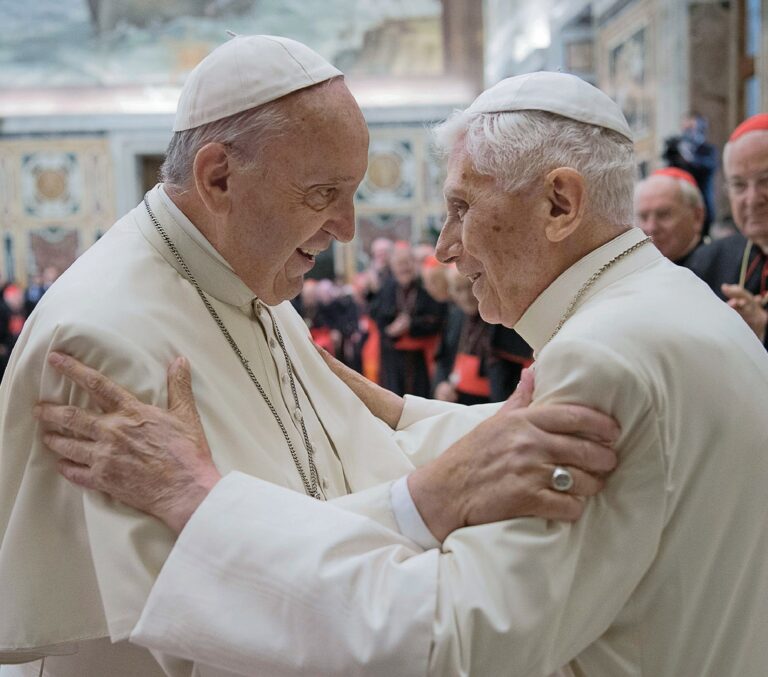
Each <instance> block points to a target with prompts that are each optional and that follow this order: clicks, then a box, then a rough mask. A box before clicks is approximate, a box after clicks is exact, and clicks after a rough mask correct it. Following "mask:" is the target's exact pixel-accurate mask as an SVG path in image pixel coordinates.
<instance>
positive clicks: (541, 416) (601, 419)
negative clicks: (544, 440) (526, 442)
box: [527, 404, 621, 444]
mask: <svg viewBox="0 0 768 677" xmlns="http://www.w3.org/2000/svg"><path fill="white" fill-rule="evenodd" d="M527 413H528V420H529V421H530V422H531V423H533V424H534V425H535V426H536V427H538V428H541V429H542V430H545V431H546V432H550V433H557V434H561V435H578V436H580V437H584V438H586V439H590V440H594V441H596V442H603V443H605V444H615V443H616V441H617V440H618V439H619V435H620V434H621V427H620V426H619V424H618V422H617V421H616V420H615V419H614V418H612V417H611V416H608V415H607V414H604V413H602V412H600V411H597V410H596V409H590V408H589V407H583V406H581V405H579V404H546V405H542V406H540V407H532V408H531V409H530V411H529V412H527Z"/></svg>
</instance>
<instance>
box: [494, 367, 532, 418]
mask: <svg viewBox="0 0 768 677" xmlns="http://www.w3.org/2000/svg"><path fill="white" fill-rule="evenodd" d="M534 380H535V379H534V374H533V369H530V368H527V369H523V371H522V372H521V373H520V383H518V384H517V388H515V392H513V393H512V395H511V396H510V398H509V399H508V400H507V401H506V402H505V403H504V406H503V407H502V409H505V410H510V409H524V408H525V407H527V406H528V405H529V404H530V403H531V401H532V400H533V386H534Z"/></svg>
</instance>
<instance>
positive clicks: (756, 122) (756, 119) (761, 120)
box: [728, 113, 768, 143]
mask: <svg viewBox="0 0 768 677" xmlns="http://www.w3.org/2000/svg"><path fill="white" fill-rule="evenodd" d="M757 131H767V132H768V113H758V114H757V115H753V116H752V117H751V118H747V119H746V120H744V122H742V123H741V124H740V125H739V126H738V127H736V129H734V130H733V134H731V136H730V138H729V139H728V143H730V142H731V141H736V139H738V138H741V137H742V136H744V135H745V134H748V133H749V132H757Z"/></svg>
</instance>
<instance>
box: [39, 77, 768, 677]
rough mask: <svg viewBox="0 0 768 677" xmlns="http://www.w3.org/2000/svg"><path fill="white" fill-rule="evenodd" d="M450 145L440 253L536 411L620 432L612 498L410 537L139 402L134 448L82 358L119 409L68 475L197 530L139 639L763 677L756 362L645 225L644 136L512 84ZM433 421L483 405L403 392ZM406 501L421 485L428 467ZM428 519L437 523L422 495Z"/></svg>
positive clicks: (344, 664) (626, 676) (421, 666)
mask: <svg viewBox="0 0 768 677" xmlns="http://www.w3.org/2000/svg"><path fill="white" fill-rule="evenodd" d="M439 137H440V138H441V139H442V142H443V144H444V146H445V147H446V148H447V150H448V152H449V159H448V176H447V181H446V184H445V197H446V201H447V207H448V217H447V220H446V223H445V225H444V227H443V231H442V233H441V235H440V240H439V243H438V248H437V254H438V257H439V258H440V259H442V260H443V261H445V262H455V263H456V265H457V267H458V269H459V271H460V272H461V273H463V274H465V275H467V276H469V277H470V278H471V279H472V280H473V288H474V293H475V294H476V296H477V297H478V299H479V304H480V313H481V314H482V316H483V317H484V319H486V320H488V321H491V322H503V323H504V324H505V325H508V326H513V327H514V328H515V330H516V331H518V332H519V333H520V334H521V335H522V336H523V337H524V338H525V340H526V341H528V343H530V345H531V346H533V348H534V351H535V355H536V366H535V393H534V403H533V407H532V408H534V409H535V408H537V407H538V406H542V405H545V404H549V403H562V402H573V403H581V404H585V405H589V406H592V407H597V408H600V409H602V410H604V411H607V412H609V413H611V414H612V415H614V416H615V417H616V419H617V420H618V421H619V423H620V425H621V436H620V438H619V440H618V442H617V451H618V455H619V465H618V468H617V470H616V471H615V472H614V474H613V475H612V476H611V477H610V479H609V480H608V482H607V484H606V487H605V490H604V491H603V492H602V493H600V494H599V495H598V496H596V497H594V498H591V499H589V500H588V501H587V506H586V509H585V511H584V514H583V516H582V518H581V519H580V520H579V521H576V522H575V523H563V522H552V521H547V520H544V519H540V518H535V517H529V518H520V519H516V520H512V521H507V522H499V523H492V524H486V525H482V526H473V527H469V528H463V529H459V530H456V531H454V532H453V533H450V534H449V535H447V536H446V535H445V532H444V531H442V530H441V531H440V532H439V533H437V532H435V533H434V535H435V536H436V540H435V542H433V543H432V544H430V543H428V542H426V540H425V541H424V542H423V543H422V544H418V545H417V544H411V545H409V546H405V545H404V543H403V540H402V535H401V534H400V533H398V531H397V530H396V529H392V528H391V527H388V526H387V524H386V519H385V517H386V513H381V514H380V515H379V516H378V519H379V520H380V524H378V525H376V524H375V523H374V522H373V521H364V520H361V518H360V516H359V515H356V514H353V513H352V512H350V511H345V510H339V509H338V508H337V507H334V506H333V505H330V504H327V503H326V504H321V503H318V502H313V501H311V500H309V499H307V498H306V497H304V496H301V495H300V494H297V493H296V492H290V491H286V490H285V489H284V488H282V487H277V486H274V485H270V484H267V483H265V482H263V481H261V480H258V479H255V478H250V477H247V476H246V475H244V474H242V473H229V474H226V475H224V476H223V477H221V478H219V477H220V474H223V472H225V469H220V471H216V470H215V469H214V466H213V463H212V462H211V461H210V460H208V455H207V451H206V448H205V445H204V444H203V445H191V446H192V447H194V449H193V450H192V451H193V453H191V454H190V453H189V451H190V450H186V451H185V446H189V444H188V442H187V441H186V439H188V436H189V435H190V434H191V435H192V436H195V437H200V436H202V432H201V431H200V428H199V426H197V425H195V424H193V423H192V422H191V421H190V420H189V419H188V417H187V418H180V417H179V416H177V415H175V414H173V413H167V412H158V410H155V409H147V408H146V407H143V408H142V407H141V406H139V411H144V412H145V413H144V414H142V415H146V416H158V417H160V418H161V419H162V420H163V421H164V422H165V423H164V424H162V425H163V427H164V428H165V432H164V433H163V434H162V435H160V434H159V433H158V436H157V439H155V440H149V439H144V440H142V441H141V442H140V443H139V444H135V440H130V439H129V440H126V439H124V438H125V436H123V438H120V437H119V436H118V434H117V433H119V432H120V431H121V430H122V429H124V428H125V426H124V425H123V424H122V423H121V421H120V417H121V416H122V415H124V414H121V413H120V412H123V411H129V412H130V411H134V410H135V407H137V406H138V405H137V404H136V403H135V402H133V401H132V399H131V397H130V396H129V395H127V394H126V393H124V392H123V391H121V390H117V389H115V388H114V386H112V385H110V384H109V383H108V382H106V381H104V380H103V379H101V378H100V377H99V376H98V375H97V374H95V373H93V372H91V371H89V370H88V369H87V368H86V367H83V366H82V365H76V364H74V363H73V362H72V361H69V362H67V363H65V364H64V365H63V368H64V370H65V372H66V373H68V374H69V375H70V376H71V377H73V378H75V379H76V380H79V381H81V382H83V383H86V384H87V383H88V382H90V383H91V385H92V389H93V390H95V391H98V392H100V393H101V401H102V404H103V406H104V407H106V408H107V409H108V410H109V412H112V413H108V414H107V415H106V416H101V417H95V418H94V417H93V416H92V415H90V414H87V413H86V412H84V411H82V410H78V411H77V412H75V413H76V416H75V418H76V419H77V422H76V423H73V424H72V425H70V426H69V431H68V432H67V433H66V434H61V435H54V436H52V437H51V438H50V439H49V441H50V445H51V447H52V448H53V449H54V450H56V451H58V452H59V453H61V454H62V455H63V456H64V463H65V467H64V472H65V473H66V474H67V476H68V477H70V478H71V479H73V480H74V481H75V482H77V483H80V484H82V485H85V486H87V487H96V488H101V489H105V490H107V491H109V492H110V493H112V494H113V495H115V496H117V497H120V498H122V499H123V500H126V501H128V502H129V503H130V504H131V505H134V506H138V507H142V508H143V509H145V510H148V511H150V512H152V513H154V514H155V515H156V516H158V517H159V518H160V519H162V520H164V521H166V522H167V523H175V524H177V525H182V524H183V525H184V526H183V528H182V527H180V526H177V528H181V533H180V536H179V539H178V541H177V543H176V545H175V547H174V548H173V551H172V552H171V554H170V556H169V557H168V559H167V561H166V562H165V565H164V567H163V570H162V571H161V572H160V575H159V576H158V579H157V581H156V583H155V585H154V587H153V589H152V592H151V594H150V596H149V600H148V602H147V604H146V606H145V607H144V609H143V612H142V616H141V620H140V621H139V623H138V625H137V626H136V628H135V629H134V631H133V633H132V636H131V639H132V640H133V641H134V642H136V643H138V644H142V645H144V646H149V647H152V648H154V649H156V650H162V651H167V652H170V653H171V654H175V655H179V656H184V657H187V658H191V659H195V660H197V661H200V662H202V663H205V664H210V665H218V666H221V667H222V668H226V669H229V670H232V671H234V672H237V673H242V674H252V675H281V676H283V675H307V674H312V675H340V676H341V675H345V676H346V675H381V676H382V677H383V676H385V675H386V676H391V675H398V677H404V676H410V675H413V676H414V677H416V676H418V677H423V676H424V675H434V676H435V677H438V676H440V677H444V676H447V675H472V676H478V675H488V676H493V677H498V676H500V675H520V676H521V677H522V676H526V677H528V676H532V675H547V674H549V673H551V672H553V671H555V670H558V669H561V668H562V670H563V672H564V673H565V674H569V675H588V676H589V677H630V676H632V677H637V676H638V675H647V676H653V677H702V676H704V675H706V676H708V677H710V676H711V677H714V676H721V675H739V677H762V676H764V675H765V673H766V665H768V604H767V603H766V600H768V530H767V529H766V528H765V525H766V523H768V501H766V500H765V490H766V485H767V483H768V454H766V440H768V417H766V416H765V412H764V403H765V402H766V401H768V357H766V355H765V351H764V350H763V347H762V345H761V344H760V342H759V341H758V339H757V338H756V336H755V335H754V333H753V332H752V331H751V330H750V329H749V327H748V326H747V325H746V324H745V323H744V322H743V321H741V319H740V318H739V316H738V315H737V314H736V312H734V311H733V309H731V308H729V307H727V306H726V305H725V304H723V303H721V302H720V301H719V300H718V299H717V298H716V297H715V296H714V295H713V294H712V292H711V291H710V290H709V289H708V288H707V286H706V285H705V284H704V283H703V282H701V281H700V280H698V279H697V278H696V277H695V276H694V275H693V274H692V273H691V272H690V271H688V270H686V269H683V268H681V267H679V266H676V265H674V264H673V263H672V262H671V261H669V260H668V259H666V258H665V257H664V256H663V255H662V254H661V253H660V252H659V250H658V249H657V248H656V247H654V245H653V244H652V243H651V242H650V238H649V237H647V236H646V235H645V234H644V233H643V232H642V231H640V230H639V229H636V228H633V227H631V226H630V225H629V224H630V222H631V220H632V187H633V186H632V184H633V175H634V170H635V167H634V158H633V151H632V141H631V138H630V131H629V129H628V127H627V124H626V122H625V120H624V118H623V116H622V114H621V112H620V110H619V109H618V107H617V106H616V105H615V104H614V103H613V102H612V101H611V100H610V99H609V98H608V97H606V96H605V95H604V94H603V93H601V92H600V91H599V90H597V89H595V88H593V87H592V86H591V85H588V84H586V83H585V82H583V81H581V80H579V79H578V78H576V77H574V76H570V75H565V74H558V73H536V74H532V75H525V76H520V77H516V78H511V79H509V80H505V81H503V82H501V83H499V84H498V85H496V86H495V87H493V88H491V89H490V90H488V91H486V92H485V93H483V94H482V95H480V97H479V98H478V99H477V100H476V101H475V102H474V103H473V104H472V105H471V106H470V107H469V108H468V109H467V110H465V111H463V112H461V113H458V114H457V115H456V116H455V117H453V118H452V119H450V120H449V121H448V122H446V123H445V124H444V125H443V126H442V127H441V128H440V130H439ZM724 355H727V356H728V359H727V361H726V360H724V359H723V356H724ZM745 393H750V396H748V397H747V396H744V394H745ZM740 395H741V396H740ZM182 399H183V401H184V402H185V403H186V404H185V406H187V407H189V406H190V399H189V395H186V396H184V397H183V398H182ZM419 407H422V408H424V409H428V408H429V409H430V410H431V411H436V410H437V409H438V407H439V408H441V409H442V411H443V413H442V414H436V415H435V416H434V417H432V418H425V419H422V420H421V421H420V422H419V424H417V425H422V426H424V427H425V428H428V429H432V430H434V428H435V426H436V425H440V424H446V423H448V422H450V421H452V420H454V419H456V418H459V419H460V418H461V417H462V416H463V415H466V412H467V411H471V409H469V410H467V409H463V408H462V407H460V406H459V405H450V404H447V403H440V404H439V405H438V404H435V403H432V404H430V403H428V402H425V401H418V400H409V401H408V402H407V403H406V405H405V409H404V411H403V416H404V417H407V415H412V414H413V413H414V412H416V411H417V410H418V409H419ZM115 412H116V413H115ZM66 413H67V410H66V409H63V410H62V409H60V408H55V407H54V408H51V407H45V408H44V411H43V417H44V419H45V420H46V421H49V422H51V423H58V424H61V423H62V422H64V421H65V416H64V415H65V414H66ZM69 413H70V414H71V413H72V412H69ZM186 416H187V415H186V414H185V417H186ZM185 420H187V421H188V422H186V423H184V422H183V421H185ZM401 422H402V421H401ZM174 426H177V427H178V428H180V429H181V430H186V431H187V432H186V435H187V438H185V437H183V436H180V435H179V433H175V432H174V431H173V427H174ZM190 429H191V430H193V431H194V432H192V433H190V432H189V430H190ZM78 432H79V433H82V434H88V433H89V432H90V434H88V439H86V440H84V441H78V440H77V438H76V437H73V433H78ZM480 442H481V443H480V444H478V449H480V448H482V443H483V441H482V440H481V441H480ZM89 445H90V446H89ZM93 445H96V446H93ZM137 451H140V452H141V453H137ZM446 453H451V452H446ZM105 458H108V459H109V461H105ZM185 458H186V459H189V460H186V461H185V460H182V459H185ZM103 463H107V464H108V465H110V467H112V468H113V469H114V472H113V473H112V474H113V475H115V476H119V475H121V474H123V473H124V472H126V471H127V470H128V469H130V471H131V472H132V473H133V474H135V475H136V476H137V477H141V478H142V480H143V481H142V483H141V487H143V488H141V487H139V486H138V485H137V484H136V480H135V478H134V480H132V481H130V482H126V481H125V480H123V481H121V480H119V478H118V479H116V480H114V481H113V480H111V479H110V478H109V477H106V476H105V474H109V473H104V472H101V470H100V464H103ZM113 464H114V465H113ZM177 464H178V465H180V466H181V469H178V468H175V465H177ZM158 468H162V469H163V473H167V475H166V476H165V477H164V479H163V482H162V483H163V484H165V486H163V487H159V486H157V484H161V483H159V482H158V483H155V486H153V484H152V482H151V479H152V477H153V473H156V472H157V469H158ZM564 471H565V472H564ZM568 472H569V471H568V469H567V468H565V469H559V470H555V471H553V479H555V482H556V483H557V481H558V480H559V479H560V478H562V477H564V476H565V477H566V479H567V474H568ZM211 476H213V478H214V480H215V484H214V485H213V488H212V490H210V492H208V493H207V495H206V497H205V498H204V499H203V500H200V492H197V495H196V496H195V498H194V499H192V500H187V498H186V497H185V493H184V492H185V489H184V487H185V486H187V485H192V486H195V484H200V483H202V482H204V481H209V480H210V478H211ZM194 477H202V478H203V479H202V480H200V481H199V482H197V483H196V482H195V480H194V479H190V478H194ZM406 484H407V487H408V488H409V489H410V490H411V492H412V493H414V494H415V495H417V496H418V495H419V494H420V485H421V474H420V469H417V470H416V471H414V472H413V473H412V474H411V475H410V476H409V477H408V479H407V480H406ZM126 487H131V489H130V490H126ZM373 491H374V492H376V491H378V492H383V491H384V490H383V489H381V488H379V489H374V490H373ZM203 493H204V492H203ZM139 494H141V495H139ZM159 498H161V499H162V500H158V499H159ZM419 511H420V512H422V507H421V506H419ZM371 515H372V517H376V516H375V515H373V513H371ZM422 517H424V519H425V521H426V523H427V525H429V526H430V527H431V525H433V524H435V525H438V526H439V524H440V520H439V519H434V515H433V514H431V512H430V504H429V503H425V504H424V511H423V512H422ZM275 533H278V534H279V535H280V536H279V538H275V537H274V534H275ZM437 541H441V542H439V543H438V542H437ZM393 626H394V627H396V628H398V632H397V633H393V631H392V628H393Z"/></svg>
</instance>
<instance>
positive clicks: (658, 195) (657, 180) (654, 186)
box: [635, 176, 682, 203]
mask: <svg viewBox="0 0 768 677" xmlns="http://www.w3.org/2000/svg"><path fill="white" fill-rule="evenodd" d="M681 201H682V191H681V190H680V186H679V185H678V184H677V181H675V180H674V179H671V178H669V177H666V176H654V177H651V178H649V179H646V180H645V181H644V182H643V183H641V184H640V185H639V186H638V187H637V190H636V191H635V202H638V203H640V202H646V203H647V202H681Z"/></svg>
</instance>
